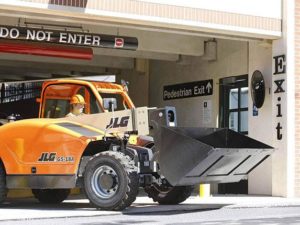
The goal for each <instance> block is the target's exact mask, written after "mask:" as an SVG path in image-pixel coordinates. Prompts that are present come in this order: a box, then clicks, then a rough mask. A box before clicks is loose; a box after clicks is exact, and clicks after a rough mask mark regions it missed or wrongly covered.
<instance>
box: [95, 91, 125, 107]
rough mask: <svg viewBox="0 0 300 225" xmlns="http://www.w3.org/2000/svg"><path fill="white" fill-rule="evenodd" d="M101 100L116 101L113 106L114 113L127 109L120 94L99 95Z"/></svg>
mask: <svg viewBox="0 0 300 225" xmlns="http://www.w3.org/2000/svg"><path fill="white" fill-rule="evenodd" d="M100 95H101V97H102V99H104V98H115V99H116V101H117V105H116V106H115V111H119V110H124V109H129V108H130V107H129V105H128V104H127V103H126V101H125V100H124V98H123V96H122V95H121V94H116V93H100Z"/></svg>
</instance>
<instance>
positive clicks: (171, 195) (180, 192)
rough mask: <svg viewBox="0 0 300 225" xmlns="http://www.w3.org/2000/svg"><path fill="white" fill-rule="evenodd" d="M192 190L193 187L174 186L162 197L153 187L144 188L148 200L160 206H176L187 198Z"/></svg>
mask: <svg viewBox="0 0 300 225" xmlns="http://www.w3.org/2000/svg"><path fill="white" fill-rule="evenodd" d="M193 190H194V186H175V187H173V188H172V189H171V190H170V191H168V192H165V194H164V195H162V194H161V193H160V192H159V191H158V190H157V188H155V187H154V186H153V185H151V186H150V187H146V188H145V192H146V193H147V194H148V197H149V198H152V199H153V201H154V202H158V203H159V204H161V205H177V204H179V203H181V202H184V201H185V200H186V199H187V198H189V197H190V196H191V194H192V192H193Z"/></svg>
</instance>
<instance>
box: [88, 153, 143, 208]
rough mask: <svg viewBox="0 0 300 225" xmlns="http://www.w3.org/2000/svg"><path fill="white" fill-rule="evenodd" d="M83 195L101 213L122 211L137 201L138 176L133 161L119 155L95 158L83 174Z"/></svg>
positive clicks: (98, 155)
mask: <svg viewBox="0 0 300 225" xmlns="http://www.w3.org/2000/svg"><path fill="white" fill-rule="evenodd" d="M84 187H85V193H86V195H87V197H88V199H89V200H90V201H91V203H92V204H93V205H94V206H96V207H97V208H99V209H102V210H123V209H125V208H126V207H128V206H130V205H131V204H132V203H133V202H134V201H135V199H136V196H137V195H138V191H139V176H138V174H137V167H136V166H135V164H134V161H133V160H132V159H131V158H130V157H129V156H126V155H124V154H123V153H120V152H112V151H106V152H101V153H98V154H96V155H95V156H94V157H93V158H92V159H91V160H90V161H89V162H88V164H87V166H86V169H85V173H84Z"/></svg>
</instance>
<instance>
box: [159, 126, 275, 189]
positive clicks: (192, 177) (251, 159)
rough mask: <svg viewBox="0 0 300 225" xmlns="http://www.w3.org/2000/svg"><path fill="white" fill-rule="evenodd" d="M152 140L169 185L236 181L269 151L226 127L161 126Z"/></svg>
mask: <svg viewBox="0 0 300 225" xmlns="http://www.w3.org/2000/svg"><path fill="white" fill-rule="evenodd" d="M154 141H155V146H156V149H157V151H158V162H159V167H160V171H161V174H162V175H163V176H165V177H166V178H167V180H168V181H169V182H170V183H171V184H172V185H173V186H179V185H192V184H199V183H230V182H238V181H240V180H241V179H243V178H245V177H246V176H247V175H248V174H249V173H250V172H251V171H252V170H253V169H254V168H255V167H257V166H258V165H259V164H260V163H262V162H263V161H264V160H265V159H266V158H268V157H269V156H270V155H271V154H272V152H273V148H272V147H271V146H268V145H266V144H264V143H261V142H259V141H256V140H254V139H252V138H249V137H247V136H244V135H242V134H239V133H237V132H235V131H232V130H230V129H226V128H182V127H165V126H161V127H160V128H159V129H158V130H157V132H156V134H155V137H154Z"/></svg>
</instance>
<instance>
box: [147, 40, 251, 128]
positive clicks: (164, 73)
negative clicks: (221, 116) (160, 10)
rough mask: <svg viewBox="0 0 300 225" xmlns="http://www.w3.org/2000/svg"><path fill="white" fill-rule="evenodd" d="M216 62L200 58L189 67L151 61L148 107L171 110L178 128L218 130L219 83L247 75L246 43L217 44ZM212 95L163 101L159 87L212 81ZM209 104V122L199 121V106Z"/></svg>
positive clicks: (200, 109) (224, 41) (222, 41)
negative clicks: (210, 103)
mask: <svg viewBox="0 0 300 225" xmlns="http://www.w3.org/2000/svg"><path fill="white" fill-rule="evenodd" d="M217 45H218V49H217V60H216V61H213V62H209V61H205V60H203V59H201V57H195V58H192V59H191V61H190V64H188V65H181V64H180V63H176V62H165V61H151V63H150V86H149V87H150V89H149V93H150V96H149V103H150V106H157V107H160V106H166V105H170V106H175V107H176V110H177V116H178V125H179V126H209V127H217V126H218V112H219V108H218V105H219V79H220V78H222V77H228V76H237V75H244V74H248V54H247V42H239V41H229V40H217ZM212 78H213V81H214V85H213V86H214V89H213V95H212V96H209V97H194V98H186V99H178V100H168V101H164V100H163V86H164V85H168V84H176V83H184V82H190V81H200V80H206V79H212ZM207 99H210V100H212V121H211V123H210V124H207V123H205V122H204V121H203V120H202V116H203V115H202V107H201V106H202V102H203V101H204V100H207Z"/></svg>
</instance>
